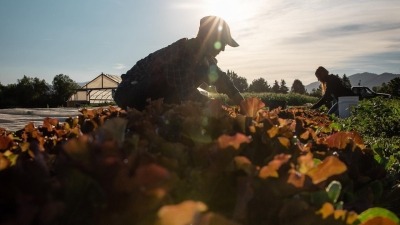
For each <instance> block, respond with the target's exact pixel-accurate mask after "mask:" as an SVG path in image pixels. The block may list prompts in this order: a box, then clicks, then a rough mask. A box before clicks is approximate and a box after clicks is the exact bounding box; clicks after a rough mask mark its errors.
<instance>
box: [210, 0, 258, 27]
mask: <svg viewBox="0 0 400 225" xmlns="http://www.w3.org/2000/svg"><path fill="white" fill-rule="evenodd" d="M260 2H261V1H258V0H253V1H249V0H204V3H205V6H206V10H207V13H209V14H210V15H215V16H219V17H221V18H223V19H225V20H226V21H227V22H228V24H229V25H230V26H233V25H231V24H236V23H238V22H240V21H243V20H245V19H248V18H249V17H252V16H254V15H255V14H256V13H257V10H258V9H259V7H257V6H258V5H259V4H261V3H260Z"/></svg>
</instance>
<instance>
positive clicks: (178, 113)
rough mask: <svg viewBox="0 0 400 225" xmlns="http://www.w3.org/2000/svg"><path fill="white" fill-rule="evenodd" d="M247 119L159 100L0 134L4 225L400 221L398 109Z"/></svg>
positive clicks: (219, 108) (373, 105)
mask: <svg viewBox="0 0 400 225" xmlns="http://www.w3.org/2000/svg"><path fill="white" fill-rule="evenodd" d="M241 110H242V111H240V110H239V107H237V106H228V105H226V104H225V103H223V101H221V100H212V101H210V102H208V103H206V104H200V103H193V102H187V103H184V104H181V105H167V104H163V103H162V102H161V101H153V102H151V103H150V105H149V106H148V107H147V108H146V109H145V110H144V111H142V112H139V111H136V110H128V111H124V110H121V109H119V108H118V107H113V106H110V107H103V108H95V109H81V110H79V112H80V115H79V116H76V117H69V118H67V120H66V121H65V122H60V121H58V119H56V118H46V119H44V120H43V124H40V126H35V125H34V124H33V123H27V124H26V126H25V127H24V128H23V129H21V130H19V131H16V132H9V131H6V130H4V129H0V133H1V136H0V224H52V225H53V224H60V225H63V224H105V225H106V224H107V225H109V224H117V225H118V224H121V225H122V224H124V225H125V224H139V225H153V224H154V225H187V224H196V225H211V224H212V225H214V224H215V225H236V224H238V225H270V224H271V225H289V224H290V225H303V224H304V225H313V224H315V225H319V224H332V225H336V224H349V225H350V224H354V225H355V224H360V225H394V224H399V215H400V208H399V206H398V202H399V201H400V183H399V170H400V169H399V154H398V150H399V144H400V143H399V140H398V139H399V135H400V134H399V118H400V116H399V115H400V113H399V110H400V105H399V103H398V100H393V101H392V100H391V101H387V102H383V101H379V100H375V101H370V102H365V103H364V102H363V103H360V105H359V107H357V108H356V109H355V112H354V115H353V116H352V117H349V118H347V119H338V118H335V117H329V116H327V115H326V114H325V113H324V112H320V111H314V110H309V109H308V108H305V107H288V108H285V109H280V108H277V109H273V110H270V108H268V104H267V105H266V104H265V103H264V102H263V101H261V100H260V99H259V98H254V97H248V98H246V100H245V101H243V102H242V104H241ZM371 116H372V118H371ZM369 118H371V120H369Z"/></svg>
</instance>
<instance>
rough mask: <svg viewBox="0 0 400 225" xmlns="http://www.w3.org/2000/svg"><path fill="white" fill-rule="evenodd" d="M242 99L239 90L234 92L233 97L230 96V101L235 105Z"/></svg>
mask: <svg viewBox="0 0 400 225" xmlns="http://www.w3.org/2000/svg"><path fill="white" fill-rule="evenodd" d="M243 100H244V98H243V96H242V94H240V92H238V93H236V94H235V95H234V96H233V97H232V101H233V103H235V105H240V103H241V102H242V101H243Z"/></svg>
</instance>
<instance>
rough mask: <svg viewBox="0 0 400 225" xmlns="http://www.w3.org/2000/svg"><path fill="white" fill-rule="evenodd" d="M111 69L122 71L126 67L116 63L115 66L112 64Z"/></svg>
mask: <svg viewBox="0 0 400 225" xmlns="http://www.w3.org/2000/svg"><path fill="white" fill-rule="evenodd" d="M113 68H114V69H117V70H123V69H126V68H127V67H126V65H124V64H122V63H116V64H114V67H113Z"/></svg>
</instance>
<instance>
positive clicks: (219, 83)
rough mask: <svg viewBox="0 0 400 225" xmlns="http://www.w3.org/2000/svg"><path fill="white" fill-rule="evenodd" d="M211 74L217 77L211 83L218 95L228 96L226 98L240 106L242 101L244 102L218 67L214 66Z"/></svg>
mask: <svg viewBox="0 0 400 225" xmlns="http://www.w3.org/2000/svg"><path fill="white" fill-rule="evenodd" d="M211 69H212V70H215V71H212V73H215V74H216V75H217V79H216V80H215V82H214V83H213V84H214V85H215V87H216V88H217V91H218V92H219V93H223V94H226V95H228V97H229V98H230V99H231V100H232V101H233V102H234V103H235V104H237V105H239V104H240V102H241V101H242V100H244V98H243V96H242V95H241V94H240V92H239V90H238V89H237V88H236V86H235V85H234V84H233V82H232V80H231V79H230V78H229V76H228V75H227V74H226V73H225V72H223V71H221V69H220V68H218V66H216V65H214V66H213V67H212V68H211Z"/></svg>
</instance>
